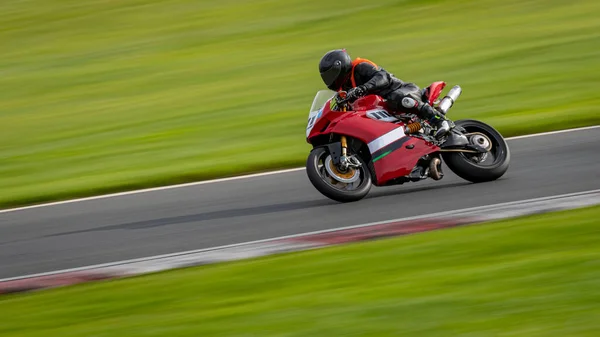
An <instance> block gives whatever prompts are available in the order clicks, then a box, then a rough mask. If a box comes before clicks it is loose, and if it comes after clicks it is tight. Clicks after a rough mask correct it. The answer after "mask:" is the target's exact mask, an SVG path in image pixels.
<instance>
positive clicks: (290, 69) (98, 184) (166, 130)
mask: <svg viewBox="0 0 600 337" xmlns="http://www.w3.org/2000/svg"><path fill="white" fill-rule="evenodd" d="M599 15H600V2H598V1H581V0H575V1H569V2H566V1H558V0H556V1H551V0H544V1H515V0H508V1H502V2H499V1H492V0H484V1H464V0H456V1H391V0H387V1H378V2H376V3H370V4H369V3H367V2H365V1H357V0H351V1H345V2H344V3H343V4H342V3H340V2H337V1H332V0H322V1H314V0H286V1H274V0H262V1H239V0H223V1H190V0H164V1H149V0H129V1H102V0H93V1H75V0H43V1H42V0H30V1H15V0H8V1H2V2H1V3H0V27H1V28H0V43H1V45H2V54H1V57H0V88H2V89H1V90H0V135H1V137H2V138H1V142H0V163H1V165H0V191H1V192H0V206H8V205H16V204H24V203H33V202H41V201H46V200H55V199H64V198H68V197H74V196H84V195H90V194H96V193H102V192H109V191H116V190H123V189H130V188H138V187H143V186H154V185H162V184H168V183H179V182H186V181H191V180H197V179H205V178H211V177H216V176H227V175H232V174H238V173H242V172H254V171H260V170H266V169H270V168H279V167H292V166H299V165H303V163H304V161H305V158H306V155H307V152H308V150H309V146H308V145H307V144H306V143H305V140H304V136H305V134H304V131H305V123H306V117H307V113H308V112H307V110H308V108H309V105H310V103H311V101H312V98H313V96H314V94H315V92H316V91H317V90H320V89H322V88H323V85H322V83H321V82H320V78H319V75H318V72H317V63H318V61H319V58H320V57H321V56H322V55H323V54H324V53H325V52H326V51H328V50H330V49H333V48H338V47H346V48H348V50H349V52H350V53H351V55H352V56H353V57H358V56H360V57H366V58H370V59H372V60H374V61H376V62H377V63H378V64H380V65H382V66H384V67H385V68H386V69H388V70H390V71H391V72H393V73H394V74H396V75H397V76H398V77H399V78H401V79H403V80H406V81H412V82H416V83H417V84H418V85H420V86H426V85H428V84H429V83H431V82H433V81H436V80H445V81H447V82H448V83H449V85H454V84H460V85H461V86H462V87H463V89H464V92H463V95H462V97H461V99H460V100H459V102H457V105H456V106H455V107H454V108H453V109H452V110H451V113H450V117H452V118H454V119H459V118H466V117H469V118H476V119H481V120H483V121H485V122H489V123H491V124H492V125H493V126H495V127H497V128H498V129H499V130H500V131H501V132H502V133H503V134H504V135H505V136H512V135H518V134H524V133H532V132H537V131H544V130H554V129H562V128H571V127H577V126H584V125H592V124H598V123H599V122H600V115H599V114H598V113H597V108H596V106H597V105H598V104H599V103H600V95H598V94H597V88H596V85H597V83H598V81H599V80H600V62H598V59H599V57H600V49H599V48H598V46H599V45H600V20H598V16H599Z"/></svg>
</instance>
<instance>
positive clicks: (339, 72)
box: [319, 49, 352, 91]
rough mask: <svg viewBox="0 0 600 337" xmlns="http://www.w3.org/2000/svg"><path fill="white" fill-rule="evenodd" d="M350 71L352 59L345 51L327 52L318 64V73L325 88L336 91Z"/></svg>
mask: <svg viewBox="0 0 600 337" xmlns="http://www.w3.org/2000/svg"><path fill="white" fill-rule="evenodd" d="M351 70H352V59H351V58H350V55H348V53H346V50H345V49H336V50H332V51H329V52H327V54H325V55H324V56H323V58H321V62H319V72H320V73H321V78H322V79H323V82H325V85H326V86H327V88H329V89H330V90H333V91H338V90H339V89H340V87H341V86H342V84H343V83H344V81H345V80H346V78H347V76H348V74H349V73H350V71H351Z"/></svg>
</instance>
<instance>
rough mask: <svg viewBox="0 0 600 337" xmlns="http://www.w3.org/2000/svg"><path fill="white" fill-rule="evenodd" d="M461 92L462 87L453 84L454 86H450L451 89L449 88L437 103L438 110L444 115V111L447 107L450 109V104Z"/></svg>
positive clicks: (446, 110)
mask: <svg viewBox="0 0 600 337" xmlns="http://www.w3.org/2000/svg"><path fill="white" fill-rule="evenodd" d="M461 93H462V89H461V88H460V86H458V85H455V86H454V87H452V89H450V91H449V92H448V94H447V95H446V96H445V97H444V98H443V99H442V101H441V102H440V104H439V105H438V108H437V109H438V111H439V112H441V113H443V114H444V115H445V114H446V112H448V109H450V108H451V107H452V105H454V102H456V100H457V99H458V97H459V96H460V94H461Z"/></svg>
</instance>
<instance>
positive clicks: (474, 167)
mask: <svg viewBox="0 0 600 337" xmlns="http://www.w3.org/2000/svg"><path fill="white" fill-rule="evenodd" d="M455 124H456V126H457V127H462V128H464V129H465V130H466V132H465V133H466V134H469V133H471V134H472V133H479V134H482V135H484V136H486V137H487V140H489V141H490V142H491V149H490V150H489V151H488V152H486V153H485V154H484V155H482V156H477V155H471V154H467V153H461V152H442V158H443V159H444V161H445V162H446V165H448V167H449V168H450V170H452V172H454V173H455V174H456V175H457V176H459V177H461V178H463V179H465V180H468V181H471V182H473V183H481V182H487V181H492V180H496V179H498V178H500V177H502V176H503V175H504V173H506V171H507V170H508V166H509V164H510V149H509V148H508V144H506V141H505V140H504V138H503V137H502V135H501V134H500V133H499V132H498V131H496V129H494V128H493V127H491V126H489V125H487V124H485V123H482V122H480V121H476V120H472V119H465V120H459V121H456V122H455ZM470 139H471V138H470ZM484 141H485V140H484ZM489 155H492V156H493V159H492V160H490V163H488V164H485V163H484V162H482V161H480V160H479V159H480V158H479V157H483V156H485V157H486V158H485V159H489V158H487V156H489Z"/></svg>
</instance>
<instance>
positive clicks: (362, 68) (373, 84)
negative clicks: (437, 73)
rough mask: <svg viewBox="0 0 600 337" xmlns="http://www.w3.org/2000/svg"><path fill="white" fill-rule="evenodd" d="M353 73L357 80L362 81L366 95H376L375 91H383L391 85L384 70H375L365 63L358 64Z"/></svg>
mask: <svg viewBox="0 0 600 337" xmlns="http://www.w3.org/2000/svg"><path fill="white" fill-rule="evenodd" d="M354 72H355V76H356V77H357V79H360V80H361V82H362V81H364V83H363V84H362V86H363V87H364V89H365V90H366V91H367V93H377V91H379V90H382V89H385V88H387V87H388V86H389V85H390V84H391V83H390V78H389V76H388V73H387V72H386V71H385V70H383V69H381V68H379V69H377V68H375V67H374V66H373V65H371V64H369V63H366V62H364V63H360V64H358V65H357V66H356V68H355V69H354ZM357 82H359V81H357ZM357 84H358V83H357Z"/></svg>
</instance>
